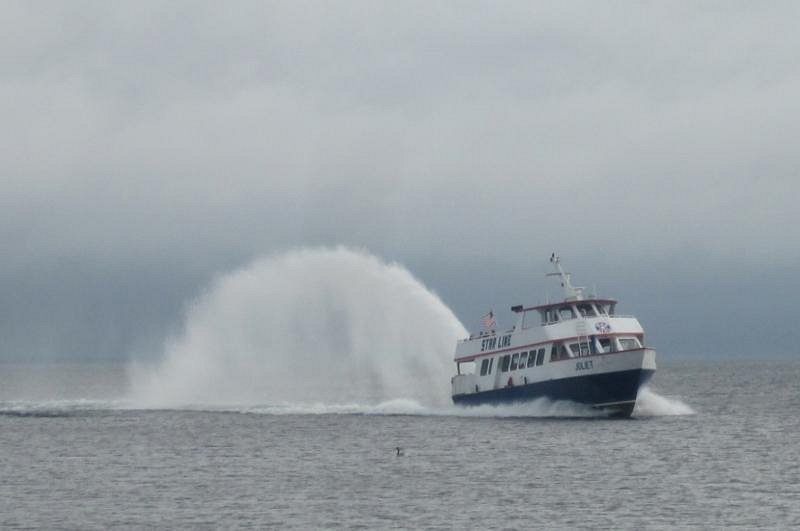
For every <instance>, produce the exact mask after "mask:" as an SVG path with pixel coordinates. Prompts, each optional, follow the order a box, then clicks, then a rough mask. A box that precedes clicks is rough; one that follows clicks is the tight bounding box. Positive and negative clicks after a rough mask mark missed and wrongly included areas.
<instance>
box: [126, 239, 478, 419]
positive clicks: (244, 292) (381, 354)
mask: <svg viewBox="0 0 800 531" xmlns="http://www.w3.org/2000/svg"><path fill="white" fill-rule="evenodd" d="M466 334H467V332H466V330H465V329H464V327H463V326H462V325H461V323H460V322H459V321H458V319H457V318H456V317H455V315H454V314H453V312H452V311H451V310H450V309H449V308H448V307H447V306H446V305H445V304H444V303H443V302H442V301H441V300H440V299H439V298H438V297H437V296H436V295H435V294H434V293H432V292H431V291H429V290H428V289H427V288H426V287H425V286H424V285H422V283H420V282H419V281H418V280H416V279H415V278H414V277H413V276H412V275H411V273H409V272H408V270H407V269H405V268H404V267H403V266H401V265H399V264H395V263H386V262H384V261H382V260H380V259H378V258H377V257H375V256H373V255H370V254H368V253H367V252H365V251H361V250H353V249H348V248H344V247H337V248H333V249H330V248H314V249H299V250H294V251H290V252H286V253H283V254H278V255H274V256H270V257H267V258H263V259H260V260H257V261H255V262H253V263H252V264H250V265H248V266H247V267H245V268H243V269H240V270H238V271H234V272H232V273H230V274H227V275H224V276H222V277H220V278H218V279H217V280H216V281H215V282H213V284H212V285H211V286H210V287H209V288H208V289H207V291H206V292H205V293H204V294H203V295H202V296H200V297H199V298H198V299H197V300H195V301H194V302H193V303H192V304H191V305H190V306H189V308H188V310H187V312H186V316H185V321H184V326H183V331H182V333H181V334H180V335H179V336H178V337H175V338H171V339H170V340H169V341H167V344H166V346H165V349H164V357H163V360H162V361H161V362H160V363H157V364H155V365H152V366H142V365H136V366H133V367H132V368H131V371H130V374H131V389H132V392H131V394H130V397H129V398H130V399H131V401H132V402H133V403H135V404H138V405H140V406H143V407H192V406H193V405H197V404H203V405H216V406H222V405H233V404H251V405H255V404H265V403H266V404H283V403H290V404H296V405H297V404H303V405H304V406H303V407H307V406H308V405H313V404H349V403H358V404H364V403H375V404H380V403H383V402H386V401H387V400H393V399H396V398H398V397H412V399H413V400H415V401H417V402H419V403H421V404H424V405H425V406H426V407H430V406H441V405H444V404H447V403H448V402H449V401H450V397H449V382H450V376H451V374H450V373H451V371H452V353H453V348H454V345H455V342H456V340H457V339H458V338H460V337H464V336H465V335H466Z"/></svg>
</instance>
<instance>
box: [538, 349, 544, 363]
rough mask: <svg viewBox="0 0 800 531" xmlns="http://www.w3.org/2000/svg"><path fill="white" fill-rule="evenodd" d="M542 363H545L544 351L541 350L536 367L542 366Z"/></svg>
mask: <svg viewBox="0 0 800 531" xmlns="http://www.w3.org/2000/svg"><path fill="white" fill-rule="evenodd" d="M542 363H544V349H543V348H540V349H539V354H538V355H537V356H536V365H537V366H538V365H541V364H542Z"/></svg>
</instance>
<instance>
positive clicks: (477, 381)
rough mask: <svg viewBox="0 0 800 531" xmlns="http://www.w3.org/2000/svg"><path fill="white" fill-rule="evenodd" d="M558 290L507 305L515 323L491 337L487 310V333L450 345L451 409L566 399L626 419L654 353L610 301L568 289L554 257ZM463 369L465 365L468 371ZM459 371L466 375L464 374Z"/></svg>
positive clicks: (568, 283)
mask: <svg viewBox="0 0 800 531" xmlns="http://www.w3.org/2000/svg"><path fill="white" fill-rule="evenodd" d="M550 262H551V263H552V264H553V266H554V269H555V272H553V273H548V274H547V276H555V277H558V278H559V279H560V281H561V286H562V287H563V288H564V299H563V300H562V301H560V302H553V303H547V304H542V305H539V306H532V307H527V308H526V307H524V306H522V305H518V306H513V307H512V308H511V310H512V311H513V312H514V313H515V314H516V316H517V323H516V325H514V326H513V327H512V328H511V329H510V330H507V331H505V332H496V331H495V330H494V329H491V328H492V326H491V325H494V324H495V323H494V319H493V316H492V312H489V314H487V317H488V318H485V319H484V325H489V326H487V327H486V328H489V329H487V330H485V331H482V332H479V333H476V334H471V335H470V337H468V338H466V339H463V340H460V341H459V342H458V343H457V345H456V352H455V363H456V372H457V374H456V375H455V376H454V377H453V378H452V396H453V402H455V403H456V404H465V405H479V404H499V403H513V402H524V401H529V400H534V399H537V398H541V397H546V398H548V399H550V400H569V401H573V402H578V403H581V404H587V405H589V406H592V407H594V408H598V409H603V410H606V411H608V412H609V413H610V414H611V415H612V416H622V417H629V416H631V414H632V413H633V408H634V406H635V405H636V397H637V394H638V392H639V388H640V387H641V386H642V385H644V384H645V383H646V382H647V381H648V380H649V379H650V378H651V377H652V376H653V374H654V373H655V371H656V352H655V350H654V349H652V348H649V347H647V346H645V339H644V329H643V328H642V325H641V324H640V323H639V321H638V319H636V317H633V316H631V315H617V314H616V313H615V309H616V305H617V301H616V300H614V299H602V298H597V297H596V296H594V295H591V296H587V295H586V294H585V288H582V287H576V286H573V285H572V283H571V281H570V274H569V273H567V272H565V271H564V269H563V268H562V267H561V260H560V259H559V257H557V256H556V255H555V254H553V255H552V256H551V257H550ZM468 368H471V372H470V371H469V369H468ZM462 369H464V370H462Z"/></svg>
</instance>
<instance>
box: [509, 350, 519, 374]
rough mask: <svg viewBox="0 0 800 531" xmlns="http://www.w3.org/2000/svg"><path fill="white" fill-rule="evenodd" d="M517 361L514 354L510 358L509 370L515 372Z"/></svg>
mask: <svg viewBox="0 0 800 531" xmlns="http://www.w3.org/2000/svg"><path fill="white" fill-rule="evenodd" d="M518 361H519V354H514V355H513V356H511V368H510V369H509V370H512V371H516V370H517V362H518Z"/></svg>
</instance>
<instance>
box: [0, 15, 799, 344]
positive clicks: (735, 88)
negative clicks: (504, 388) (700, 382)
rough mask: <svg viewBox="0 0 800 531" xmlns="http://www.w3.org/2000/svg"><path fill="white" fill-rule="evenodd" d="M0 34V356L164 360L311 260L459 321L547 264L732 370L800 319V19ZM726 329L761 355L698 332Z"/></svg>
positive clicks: (542, 19) (264, 22)
mask: <svg viewBox="0 0 800 531" xmlns="http://www.w3.org/2000/svg"><path fill="white" fill-rule="evenodd" d="M2 9H3V17H2V22H0V24H2V27H3V31H2V32H0V65H2V68H0V115H2V116H3V121H2V126H0V156H1V157H2V159H1V160H2V161H3V164H2V175H0V179H2V180H1V181H0V249H2V256H3V263H2V264H0V294H4V296H0V311H2V314H3V315H4V316H5V319H3V322H2V323H0V333H2V335H3V337H5V338H8V340H7V341H6V342H5V345H4V346H3V347H2V351H0V357H4V358H12V357H15V358H16V357H22V358H26V357H31V356H33V357H52V356H57V357H59V356H60V357H68V356H78V355H86V356H93V357H105V356H122V355H127V354H129V353H130V352H132V351H140V350H148V349H152V348H155V345H157V343H158V341H159V340H160V338H161V337H162V336H163V334H164V333H165V332H166V331H167V330H169V329H170V327H172V326H175V323H176V321H177V320H178V319H179V315H180V311H181V308H182V305H183V304H184V302H185V300H186V299H188V298H190V297H192V296H193V295H195V294H196V293H198V292H199V291H200V289H201V288H202V286H203V284H204V283H205V282H207V281H208V279H209V278H211V276H212V275H214V274H215V273H217V272H220V271H224V270H226V269H228V268H231V267H236V266H239V265H241V264H242V263H243V262H245V261H247V260H249V259H251V258H253V257H254V256H257V255H260V254H263V253H267V252H271V251H274V250H276V249H282V248H286V247H289V246H297V245H304V244H334V243H345V244H351V245H357V246H366V247H368V248H370V249H372V250H374V251H375V252H377V253H378V254H381V255H383V256H386V257H388V258H390V259H397V260H399V261H401V262H403V263H405V264H407V265H408V266H409V267H410V269H412V271H414V272H415V273H416V274H418V275H419V276H420V277H421V278H422V279H423V280H425V281H426V282H427V283H428V284H429V285H430V286H431V287H432V288H433V289H435V290H436V291H437V292H438V293H439V294H440V295H441V296H442V297H443V299H444V300H445V301H446V302H449V303H450V304H452V305H453V307H454V310H455V311H456V313H457V314H458V315H459V316H460V317H461V318H462V319H463V320H464V321H465V322H466V323H467V324H469V321H470V319H472V318H473V316H474V315H476V314H478V315H479V314H480V313H481V312H482V311H484V307H485V306H486V305H494V306H505V305H510V304H513V303H516V302H519V300H520V299H521V300H535V299H537V298H539V297H540V295H539V294H540V293H541V290H542V289H543V287H544V283H543V281H542V279H540V278H539V277H538V275H539V274H540V273H541V272H542V271H543V270H544V261H545V259H546V257H547V256H548V255H549V253H550V251H551V250H554V249H555V250H559V251H560V252H561V254H562V255H564V256H565V259H567V260H568V264H573V265H572V266H571V267H572V269H574V270H575V271H576V274H580V277H581V278H582V279H585V281H586V282H592V281H597V282H598V283H600V285H601V286H602V285H608V286H609V288H611V289H613V291H614V294H616V295H619V296H623V295H624V296H626V297H627V298H628V299H630V300H631V303H630V307H629V310H631V311H637V313H642V312H644V315H643V319H644V320H645V324H646V325H648V324H649V323H648V322H647V317H648V316H650V315H652V316H653V318H652V320H653V321H654V322H653V323H652V324H649V326H648V328H649V329H651V330H653V333H655V334H657V335H658V334H659V333H660V334H661V336H657V337H658V339H659V341H660V343H662V344H663V345H664V346H665V347H667V348H669V347H670V346H671V345H674V346H675V350H680V351H682V353H684V354H693V353H694V352H689V350H691V348H692V347H693V346H694V345H698V353H701V354H709V355H710V354H716V355H724V353H728V352H730V353H733V354H736V355H743V354H744V353H746V352H748V351H749V350H750V349H752V348H755V347H757V346H758V345H760V344H763V342H764V337H763V336H764V335H765V334H767V333H768V332H770V333H771V332H772V331H773V330H774V329H775V328H774V323H775V319H776V318H777V319H778V320H779V321H780V319H784V321H780V322H784V323H787V322H788V314H790V312H789V313H787V314H786V316H783V317H780V316H781V315H783V312H774V311H769V312H768V314H764V313H761V312H758V311H747V312H745V311H744V310H743V308H747V307H748V306H749V305H750V304H751V303H753V302H756V303H757V305H758V306H759V307H769V308H783V306H781V304H783V303H782V302H781V301H783V300H786V299H787V298H791V297H796V296H797V295H798V294H800V293H798V288H796V287H794V283H793V279H792V274H793V273H794V272H796V271H797V269H798V264H800V246H798V244H797V242H798V237H797V236H796V234H795V230H794V227H795V226H797V224H798V221H800V215H799V214H798V209H797V208H796V206H795V201H796V200H795V198H796V197H797V195H798V192H800V176H798V175H797V168H798V167H799V165H798V163H800V155H798V151H797V150H796V148H795V146H794V142H792V140H793V139H794V138H796V137H797V136H798V132H800V131H798V129H800V125H799V124H800V121H798V119H797V117H798V115H799V113H798V111H800V108H799V107H800V103H798V100H797V98H796V94H798V93H799V92H800V70H799V69H798V68H797V65H798V63H799V62H800V46H799V45H800V42H798V40H799V39H800V38H798V37H797V33H796V31H795V28H794V25H795V24H794V21H796V20H797V15H798V13H797V11H798V7H797V6H796V5H795V4H793V3H773V4H770V6H761V5H759V6H754V5H750V4H748V3H740V4H731V3H726V4H725V5H721V4H717V5H715V4H711V3H709V4H703V5H696V4H692V5H689V4H686V5H657V4H656V5H648V4H634V5H623V4H619V5H615V4H606V5H600V4H596V3H570V4H559V5H544V4H531V3H526V2H521V3H503V4H502V5H495V4H493V3H477V2H476V3H465V2H459V3H428V2H419V3H376V2H363V3H361V2H343V3H338V4H335V3H327V2H307V3H304V2H287V3H265V2H240V3H236V4H232V5H226V6H222V5H220V4H215V3H199V2H144V3H136V4H128V3H107V2H74V3H73V2H71V3H56V2H54V3H50V4H46V3H36V4H31V3H26V2H18V3H13V2H9V3H5V4H4V6H3V8H2ZM631 279H637V283H635V284H633V283H632V282H631ZM775 285H780V286H781V289H780V290H775V289H773V288H772V287H771V286H775ZM677 294H680V296H678V295H677ZM732 294H733V295H732ZM687 305H688V306H690V307H698V308H703V312H702V314H703V316H704V317H705V316H707V317H708V318H709V319H710V321H709V328H706V329H705V330H707V331H706V332H702V331H701V330H700V329H699V328H696V327H695V326H696V323H697V322H698V318H699V316H698V315H696V313H695V312H691V311H686V310H685V308H686V306H687ZM732 306H734V307H736V308H738V309H737V311H735V312H732V313H731V311H730V310H731V307H732ZM98 309H102V311H101V310H98ZM776 313H777V314H778V315H777V316H776ZM738 319H746V320H748V322H749V323H750V325H749V327H750V329H751V330H753V329H754V330H756V331H761V332H763V333H761V334H759V333H754V334H749V335H746V336H744V335H742V334H741V333H739V334H738V335H737V334H730V333H728V331H727V329H726V328H725V326H723V325H717V324H715V325H714V326H710V323H721V322H727V321H729V320H738ZM665 322H670V323H673V324H672V325H671V327H670V329H669V330H670V331H669V333H666V332H658V331H657V330H659V327H661V328H663V324H662V323H665ZM683 330H691V331H693V332H692V340H691V341H690V340H687V338H686V337H685V334H683V332H682V331H683ZM772 340H773V339H770V341H772ZM774 341H776V346H775V350H779V351H788V350H791V349H794V351H796V347H794V346H793V345H792V342H791V341H789V340H788V338H783V339H781V338H776V339H774ZM784 354H785V352H784Z"/></svg>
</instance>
